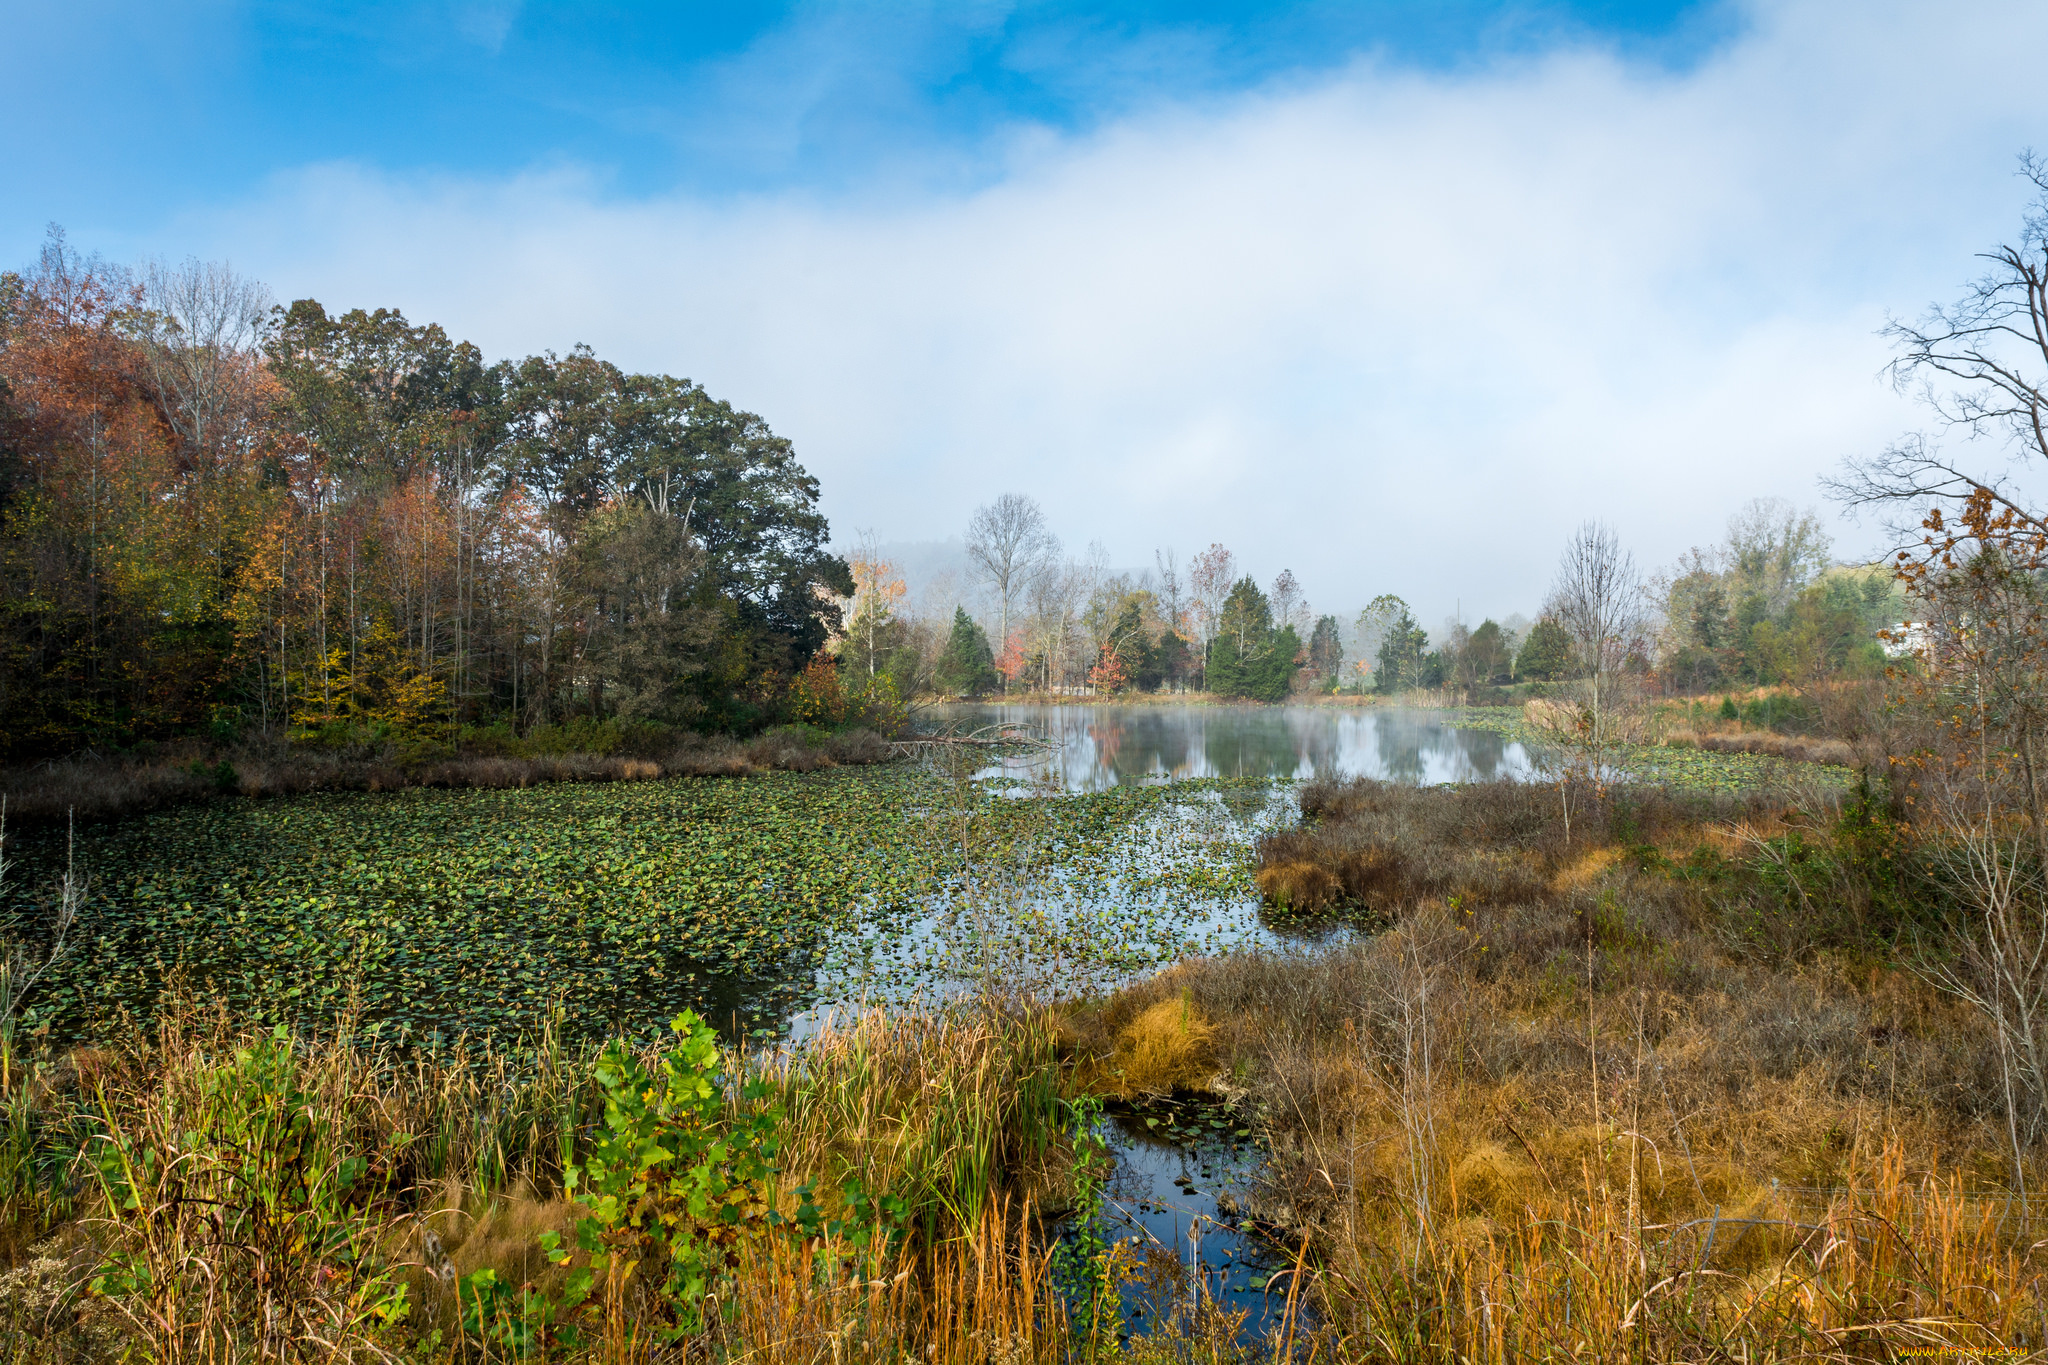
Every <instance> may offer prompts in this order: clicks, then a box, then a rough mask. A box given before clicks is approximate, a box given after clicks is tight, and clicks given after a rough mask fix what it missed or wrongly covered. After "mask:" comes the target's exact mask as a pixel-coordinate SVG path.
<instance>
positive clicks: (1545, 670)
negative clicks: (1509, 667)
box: [1515, 616, 1578, 682]
mask: <svg viewBox="0 0 2048 1365" xmlns="http://www.w3.org/2000/svg"><path fill="white" fill-rule="evenodd" d="M1577 672H1578V663H1577V660H1575V659H1574V658H1573V657H1572V640H1571V636H1569V635H1567V634H1565V629H1564V627H1563V626H1561V625H1559V624H1558V623H1557V621H1556V619H1555V618H1553V617H1549V616H1546V617H1544V618H1543V619H1542V620H1540V621H1538V622H1537V623H1536V624H1535V625H1533V626H1531V627H1530V628H1529V638H1528V639H1527V640H1525V641H1523V642H1522V652H1521V653H1520V654H1518V655H1516V656H1515V676H1516V677H1518V678H1529V679H1534V680H1536V681H1538V682H1556V681H1558V680H1560V679H1563V678H1569V677H1572V676H1574V675H1575V674H1577Z"/></svg>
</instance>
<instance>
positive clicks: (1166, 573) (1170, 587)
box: [1152, 550, 1187, 631]
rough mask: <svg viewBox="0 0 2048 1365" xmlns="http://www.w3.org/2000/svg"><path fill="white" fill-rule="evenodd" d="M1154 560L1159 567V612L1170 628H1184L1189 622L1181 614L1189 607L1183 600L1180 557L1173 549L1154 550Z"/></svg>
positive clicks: (1176, 629) (1175, 629)
mask: <svg viewBox="0 0 2048 1365" xmlns="http://www.w3.org/2000/svg"><path fill="white" fill-rule="evenodd" d="M1152 562H1153V563H1154V564H1156V565H1157V566H1158V567H1159V612H1160V614H1161V615H1162V616H1164V617H1165V618H1166V625H1167V627H1168V629H1170V630H1174V631H1180V630H1184V629H1186V627H1187V623H1186V622H1185V621H1183V620H1182V619H1181V614H1182V613H1183V612H1184V611H1186V610H1187V608H1186V606H1185V604H1184V603H1183V601H1182V590H1181V579H1180V557H1179V556H1178V555H1176V554H1175V553H1174V552H1173V551H1172V550H1154V551H1153V552H1152Z"/></svg>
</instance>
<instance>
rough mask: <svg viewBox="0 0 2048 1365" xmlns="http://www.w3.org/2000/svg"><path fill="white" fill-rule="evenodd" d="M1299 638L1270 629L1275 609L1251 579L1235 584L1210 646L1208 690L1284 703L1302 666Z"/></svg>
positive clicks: (1286, 629)
mask: <svg viewBox="0 0 2048 1365" xmlns="http://www.w3.org/2000/svg"><path fill="white" fill-rule="evenodd" d="M1300 654H1301V637H1300V636H1298V635H1296V634H1295V633H1294V627H1292V626H1286V627H1283V628H1282V629H1280V630H1278V631H1276V630H1274V629H1273V607H1272V604H1271V603H1270V602H1269V601H1267V599H1266V594H1264V593H1263V592H1260V591H1259V585H1258V584H1256V583H1254V582H1253V581H1252V580H1251V579H1250V578H1248V577H1247V578H1243V579H1240V580H1238V583H1237V585H1236V586H1235V587H1233V588H1232V589H1231V590H1230V596H1229V598H1227V599H1226V600H1225V601H1224V604H1223V611H1222V612H1221V613H1220V615H1219V617H1218V619H1217V630H1216V638H1215V639H1214V640H1213V641H1211V642H1210V645H1209V661H1208V684H1209V690H1210V691H1211V692H1214V693H1215V694H1216V695H1218V696H1221V697H1244V698H1246V699H1248V700H1251V701H1283V700H1285V699H1286V697H1287V693H1288V689H1289V688H1290V687H1292V686H1293V683H1294V675H1295V673H1296V671H1297V670H1299V668H1300V666H1301V665H1300V662H1299V656H1300Z"/></svg>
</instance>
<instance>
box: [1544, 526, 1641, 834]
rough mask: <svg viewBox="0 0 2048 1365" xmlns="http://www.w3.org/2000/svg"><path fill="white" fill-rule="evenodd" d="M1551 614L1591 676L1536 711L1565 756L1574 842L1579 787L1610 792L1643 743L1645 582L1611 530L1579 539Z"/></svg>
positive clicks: (1588, 529)
mask: <svg viewBox="0 0 2048 1365" xmlns="http://www.w3.org/2000/svg"><path fill="white" fill-rule="evenodd" d="M1544 612H1545V614H1546V615H1548V616H1550V617H1552V618H1554V619H1555V620H1556V621H1557V623H1558V625H1559V626H1561V627H1563V629H1564V632H1565V634H1566V635H1567V636H1568V637H1569V638H1570V640H1571V642H1572V650H1573V652H1574V653H1575V654H1576V655H1577V656H1578V663H1579V668H1580V670H1581V672H1582V673H1583V675H1584V676H1583V678H1582V679H1581V681H1579V682H1578V683H1577V684H1576V685H1575V692H1576V695H1575V696H1573V697H1572V698H1571V699H1570V700H1569V701H1565V700H1562V699H1559V700H1553V701H1551V702H1550V703H1549V704H1548V705H1547V706H1545V707H1544V708H1542V709H1541V710H1539V711H1535V712H1532V719H1534V720H1535V722H1536V724H1537V728H1538V729H1539V730H1542V731H1545V732H1547V735H1546V737H1547V738H1548V740H1549V742H1550V744H1551V745H1552V746H1554V747H1555V749H1557V750H1559V751H1561V753H1562V755H1563V762H1562V764H1561V768H1562V771H1561V772H1560V773H1559V780H1558V792H1559V797H1560V799H1561V800H1562V801H1563V803H1564V820H1565V834H1566V837H1567V838H1569V837H1570V834H1571V794H1572V788H1573V787H1574V786H1575V785H1590V786H1592V787H1593V788H1594V789H1595V790H1596V791H1598V790H1600V789H1601V788H1603V787H1604V785H1605V783H1606V780H1607V776H1608V772H1609V769H1610V768H1611V767H1612V765H1613V763H1614V761H1615V759H1616V757H1617V756H1618V751H1619V750H1620V749H1621V748H1622V747H1623V746H1624V745H1626V744H1628V743H1630V742H1632V741H1634V740H1636V739H1639V738H1640V737H1641V736H1640V731H1641V729H1642V721H1643V708H1642V706H1641V705H1640V703H1641V701H1642V698H1641V697H1640V696H1639V695H1638V694H1637V689H1632V688H1629V687H1628V685H1627V679H1626V677H1625V668H1626V666H1627V663H1628V661H1629V658H1630V656H1631V655H1634V654H1636V653H1637V652H1638V651H1640V650H1642V649H1643V648H1645V642H1644V639H1643V634H1644V629H1645V626H1646V624H1647V617H1646V614H1645V611H1644V593H1643V582H1642V575H1641V574H1639V573H1638V572H1637V570H1636V562H1635V557H1634V556H1633V555H1631V554H1629V553H1628V551H1626V550H1624V549H1622V548H1621V540H1620V538H1619V537H1618V536H1616V535H1615V533H1614V531H1613V529H1612V528H1611V527H1608V526H1606V525H1603V524H1602V523H1600V522H1597V521H1589V522H1587V523H1586V524H1585V525H1583V526H1581V527H1580V528H1579V529H1578V530H1577V531H1576V532H1575V533H1574V534H1573V536H1572V539H1571V541H1570V543H1569V544H1567V545H1566V546H1565V551H1564V556H1563V558H1562V559H1560V560H1559V562H1558V566H1557V580H1556V582H1555V583H1553V584H1552V586H1551V589H1550V598H1549V600H1548V602H1547V603H1546V604H1545V606H1544Z"/></svg>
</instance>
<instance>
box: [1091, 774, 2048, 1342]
mask: <svg viewBox="0 0 2048 1365" xmlns="http://www.w3.org/2000/svg"><path fill="white" fill-rule="evenodd" d="M1631 797H1632V800H1633V806H1632V808H1631V809H1627V810H1625V811H1617V810H1614V809H1609V810H1607V811H1604V812H1597V813H1595V815H1596V816H1597V818H1591V817H1589V818H1584V819H1580V818H1576V817H1575V821H1574V837H1573V839H1572V841H1571V842H1570V843H1569V844H1567V843H1566V842H1565V841H1564V839H1563V836H1562V830H1561V821H1560V820H1559V819H1558V817H1557V815H1556V812H1555V807H1554V805H1553V802H1554V800H1555V795H1554V793H1550V792H1547V791H1546V790H1545V789H1543V788H1540V787H1529V786H1518V785H1514V784H1499V785H1497V786H1487V787H1469V788H1465V789H1462V790H1450V789H1437V790H1418V789H1414V788H1403V787H1394V786H1389V785H1385V784H1378V783H1365V782H1361V783H1351V784H1322V785H1317V786H1312V787H1311V788H1309V789H1308V790H1307V791H1305V792H1304V794H1303V797H1302V806H1303V809H1304V812H1305V814H1306V815H1307V817H1308V818H1307V819H1306V820H1305V821H1304V823H1303V826H1302V828H1300V829H1297V830H1291V831H1287V832H1285V833H1283V834H1279V835H1276V836H1273V837H1272V838H1269V839H1268V840H1266V841H1264V842H1263V843H1262V845H1261V848H1260V854H1261V861H1262V863H1263V865H1264V866H1263V869H1262V870H1264V871H1268V872H1272V873H1274V874H1275V876H1274V877H1273V879H1272V880H1273V881H1274V882H1276V883H1279V882H1282V881H1283V879H1284V884H1286V885H1288V886H1289V887H1290V888H1291V887H1299V886H1301V885H1302V884H1303V882H1304V880H1305V879H1304V876H1303V873H1302V872H1301V871H1300V869H1301V868H1302V867H1303V866H1307V867H1311V868H1316V869H1321V870H1325V871H1327V873H1328V875H1329V876H1330V877H1331V879H1333V880H1336V881H1338V882H1339V883H1340V884H1341V885H1342V886H1343V887H1344V889H1345V892H1346V899H1348V900H1349V901H1351V902H1352V903H1354V904H1356V905H1360V906H1363V907H1369V908H1370V911H1371V922H1372V923H1373V924H1375V925H1389V926H1390V927H1387V928H1385V929H1384V930H1383V931H1382V932H1378V933H1376V934H1373V935H1372V936H1370V937H1362V938H1354V939H1351V940H1349V941H1345V942H1342V943H1340V944H1338V945H1335V946H1330V947H1326V948H1322V949H1303V950H1298V951H1275V952H1263V953H1246V954H1239V955H1233V956H1230V957H1224V958H1214V959H1203V960H1195V961H1190V962H1186V963H1183V964H1181V965H1179V966H1178V967H1176V968H1174V969H1173V970H1171V971H1169V972H1167V973H1163V974H1161V975H1160V976H1159V977H1157V978H1155V979H1153V980H1150V981H1146V982H1142V983H1140V984H1138V985H1136V986H1134V987H1132V988H1130V989H1129V990H1127V991H1125V992H1122V993H1120V994H1119V995H1118V996H1116V997H1114V998H1113V999H1112V1000H1110V1001H1109V1002H1107V1003H1106V1004H1105V1005H1104V1006H1103V1007H1102V1009H1101V1011H1100V1014H1099V1016H1098V1017H1097V1018H1096V1019H1095V1020H1094V1021H1092V1025H1091V1026H1092V1028H1093V1030H1094V1031H1093V1033H1092V1034H1090V1035H1089V1045H1090V1046H1092V1047H1094V1048H1095V1049H1097V1050H1098V1051H1107V1050H1108V1049H1109V1047H1110V1040H1111V1039H1114V1038H1116V1037H1117V1036H1118V1035H1119V1032H1120V1030H1121V1029H1123V1028H1124V1027H1125V1026H1126V1025H1127V1024H1128V1023H1129V1022H1130V1021H1132V1020H1136V1019H1140V1018H1145V1017H1148V1016H1150V1015H1151V1014H1153V1013H1154V1012H1155V1011H1168V1010H1171V1009H1173V1008H1176V1007H1181V1008H1187V1009H1188V1010H1189V1011H1190V1013H1191V1014H1192V1015H1194V1016H1197V1017H1200V1018H1201V1019H1203V1020H1205V1021H1207V1022H1208V1023H1209V1024H1210V1025H1211V1026H1212V1027H1213V1030H1214V1032H1213V1035H1212V1037H1211V1046H1212V1048H1213V1060H1214V1062H1215V1064H1216V1066H1217V1067H1218V1069H1219V1070H1220V1071H1222V1072H1223V1073H1224V1074H1225V1075H1226V1076H1227V1078H1228V1084H1229V1087H1230V1088H1232V1089H1240V1088H1241V1089H1244V1090H1248V1091H1249V1092H1250V1094H1251V1096H1252V1097H1253V1099H1254V1101H1255V1102H1256V1103H1258V1104H1259V1105H1261V1106H1262V1107H1263V1109H1264V1112H1265V1114H1266V1116H1267V1121H1268V1124H1269V1128H1270V1131H1271V1133H1272V1136H1273V1140H1274V1153H1275V1156H1274V1161H1273V1163H1272V1165H1271V1167H1270V1170H1269V1178H1268V1181H1267V1184H1266V1186H1265V1188H1264V1189H1263V1191H1262V1193H1261V1196H1260V1198H1259V1199H1258V1200H1257V1201H1256V1202H1255V1204H1254V1206H1253V1209H1254V1212H1255V1213H1256V1214H1257V1216H1259V1217H1261V1218H1263V1219H1265V1220H1267V1221H1268V1222H1269V1223H1270V1224H1272V1225H1274V1226H1276V1227H1279V1228H1283V1229H1289V1230H1291V1231H1290V1232H1289V1233H1288V1235H1289V1236H1301V1237H1306V1238H1307V1239H1308V1245H1309V1246H1310V1247H1311V1248H1312V1254H1311V1256H1310V1263H1311V1264H1312V1265H1316V1266H1318V1267H1319V1271H1318V1278H1317V1279H1316V1293H1317V1296H1318V1303H1319V1306H1320V1311H1321V1312H1322V1313H1323V1315H1324V1320H1325V1322H1326V1323H1327V1324H1328V1325H1329V1326H1330V1327H1331V1328H1332V1330H1333V1331H1334V1332H1335V1333H1336V1334H1337V1337H1338V1338H1339V1340H1340V1342H1341V1344H1342V1348H1343V1350H1342V1353H1348V1354H1349V1355H1350V1356H1352V1357H1353V1358H1374V1359H1381V1358H1384V1359H1396V1360H1406V1359H1415V1360H1425V1359H1426V1360H1438V1359H1443V1360H1450V1359H1458V1360H1468V1359H1470V1360H1500V1361H1507V1360H1516V1359H1529V1358H1558V1359H1565V1358H1583V1359H1623V1358H1626V1359H1642V1360H1664V1359H1699V1358H1743V1357H1742V1356H1741V1355H1740V1354H1738V1352H1740V1351H1746V1352H1747V1353H1748V1356H1747V1358H1750V1359H1762V1358H1769V1357H1771V1356H1772V1355H1774V1354H1777V1355H1805V1356H1806V1357H1807V1358H1818V1359H1837V1358H1847V1357H1849V1356H1854V1355H1857V1354H1859V1353H1861V1352H1865V1351H1872V1350H1877V1349H1878V1348H1877V1343H1879V1342H1883V1343H1888V1346H1887V1347H1886V1349H1890V1348H1895V1347H1899V1346H1903V1345H1908V1344H1914V1343H1936V1342H1939V1343H1945V1344H1950V1345H1957V1346H1979V1345H1986V1344H1991V1343H1997V1342H2011V1341H2020V1342H2024V1343H2025V1344H2027V1345H2029V1346H2034V1347H2038V1346H2041V1345H2044V1344H2048V1339H2044V1330H2048V1296H2044V1294H2043V1292H2042V1282H2041V1279H2040V1276H2041V1275H2042V1273H2043V1272H2044V1271H2048V1258H2044V1257H2043V1255H2042V1250H2041V1249H2035V1248H2036V1243H2038V1242H2039V1241H2040V1239H2041V1238H2042V1236H2043V1235H2044V1233H2048V1228H2044V1227H2042V1226H2041V1225H2040V1222H2039V1220H2038V1219H2035V1220H2023V1219H2021V1218H2020V1216H2019V1213H2018V1206H2017V1204H2016V1203H2015V1202H2014V1201H2013V1200H2012V1198H2011V1197H2010V1195H2009V1194H2008V1193H2007V1191H2008V1189H2009V1185H2010V1177H2011V1172H2010V1170H2009V1163H2007V1162H2006V1161H2004V1160H2003V1159H2002V1155H2001V1152H2002V1147H2003V1142H2002V1138H2001V1135H2000V1132H1999V1126H2000V1124H2001V1123H2002V1121H2003V1117H2002V1107H2001V1106H2002V1100H2001V1098H2000V1096H2001V1091H2000V1088H1999V1083H1998V1061H1997V1054H1996V1046H1995V1040H1994V1039H1993V1038H1992V1037H1991V1035H1990V1033H1989V1031H1988V1030H1987V1029H1986V1028H1985V1027H1984V1026H1983V1025H1982V1023H1981V1022H1980V1021H1979V1020H1978V1019H1976V1018H1975V1017H1974V1016H1973V1015H1972V1014H1971V1013H1970V1012H1969V1011H1968V1010H1967V1009H1965V1008H1964V1007H1962V1006H1961V1005H1960V1004H1958V1003H1957V1002H1956V1001H1955V1000H1953V999H1952V998H1950V997H1948V996H1946V995H1944V994H1943V993H1941V992H1940V991H1938V990H1936V989H1934V988H1933V987H1932V986H1931V985H1930V984H1929V983H1928V982H1927V981H1926V980H1925V979H1924V978H1923V977H1921V976H1919V975H1917V974H1916V973H1914V972H1913V971H1911V970H1909V969H1907V968H1906V967H1905V966H1904V965H1903V964H1901V963H1900V962H1898V961H1896V960H1893V959H1892V958H1890V957H1889V956H1888V955H1887V953H1886V952H1885V950H1883V948H1882V946H1881V945H1876V944H1861V945H1859V944H1858V943H1855V942H1849V943H1845V944H1843V945H1841V946H1837V947H1834V948H1825V947H1814V946H1812V942H1813V941H1812V940H1809V941H1808V946H1807V947H1806V948H1804V949H1802V950H1800V951H1798V952H1792V953H1782V952H1781V953H1770V952H1759V951H1756V950H1755V949H1754V946H1753V945H1752V944H1751V943H1750V942H1749V941H1748V940H1746V939H1744V938H1743V937H1742V935H1741V934H1740V933H1738V932H1736V929H1737V927H1739V926H1735V925H1732V924H1731V917H1733V916H1739V915H1740V914H1742V913H1745V907H1746V906H1747V904H1748V902H1746V901H1745V900H1744V899H1743V896H1744V895H1746V894H1748V893H1747V892H1746V891H1745V890H1744V887H1745V886H1746V885H1747V883H1746V882H1745V881H1744V877H1745V876H1746V875H1747V874H1745V873H1744V872H1743V871H1742V869H1740V868H1738V867H1729V868H1725V869H1724V870H1723V871H1722V872H1720V873H1715V874H1713V875H1709V876H1689V877H1677V876H1674V875H1673V874H1672V872H1671V871H1670V870H1669V864H1659V863H1657V862H1656V861H1655V860H1654V859H1651V860H1645V859H1644V858H1643V857H1642V856H1641V854H1640V849H1641V848H1642V847H1643V845H1644V844H1645V843H1652V844H1656V845H1658V846H1659V847H1662V848H1664V849H1666V850H1668V852H1669V854H1670V856H1671V857H1673V858H1674V859H1682V858H1684V857H1686V856H1688V855H1689V854H1691V853H1692V851H1693V850H1695V849H1708V850H1712V849H1715V848H1720V849H1723V850H1734V851H1738V852H1739V851H1741V850H1744V849H1747V848H1749V847H1751V845H1750V844H1749V843H1748V841H1746V840H1745V839H1744V838H1742V837H1741V836H1739V835H1738V834H1736V833H1734V832H1733V830H1734V827H1735V825H1736V823H1737V822H1738V821H1740V822H1743V823H1744V824H1746V825H1747V827H1748V828H1750V829H1751V830H1763V831H1770V830H1783V829H1787V828H1791V827H1793V826H1795V825H1798V824H1800V823H1801V819H1800V817H1798V816H1797V815H1796V813H1791V812H1785V811H1780V810H1775V809H1773V808H1771V807H1769V806H1766V805H1762V804H1760V803H1757V802H1721V803H1719V804H1713V805H1710V804H1704V803H1701V802H1690V801H1686V800H1680V799H1678V798H1674V797H1665V796H1657V795H1654V794H1647V793H1632V794H1631ZM1807 823H1808V824H1809V827H1810V822H1807ZM1589 829H1590V831H1591V834H1590V836H1589V834H1588V831H1589ZM1622 836H1625V837H1622ZM1262 885H1266V883H1265V882H1264V881H1262ZM1273 899H1275V900H1279V899H1280V897H1279V896H1274V897H1273ZM1290 903H1291V904H1293V905H1295V906H1299V905H1300V904H1301V900H1300V899H1294V900H1292V901H1291V902H1290ZM1179 1002H1186V1004H1185V1005H1184V1006H1181V1005H1179ZM2035 1174H2036V1175H2038V1174H2039V1173H2035ZM1708 1228H1712V1229H1714V1233H1713V1240H1712V1246H1711V1248H1708V1247H1707V1246H1706V1245H1705V1239H1706V1236H1707V1232H1706V1230H1707V1229H1708ZM1673 1277H1676V1278H1673ZM1744 1343H1747V1344H1746V1345H1745V1344H1744ZM1721 1352H1727V1353H1729V1354H1727V1355H1722V1354H1720V1353H1721Z"/></svg>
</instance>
